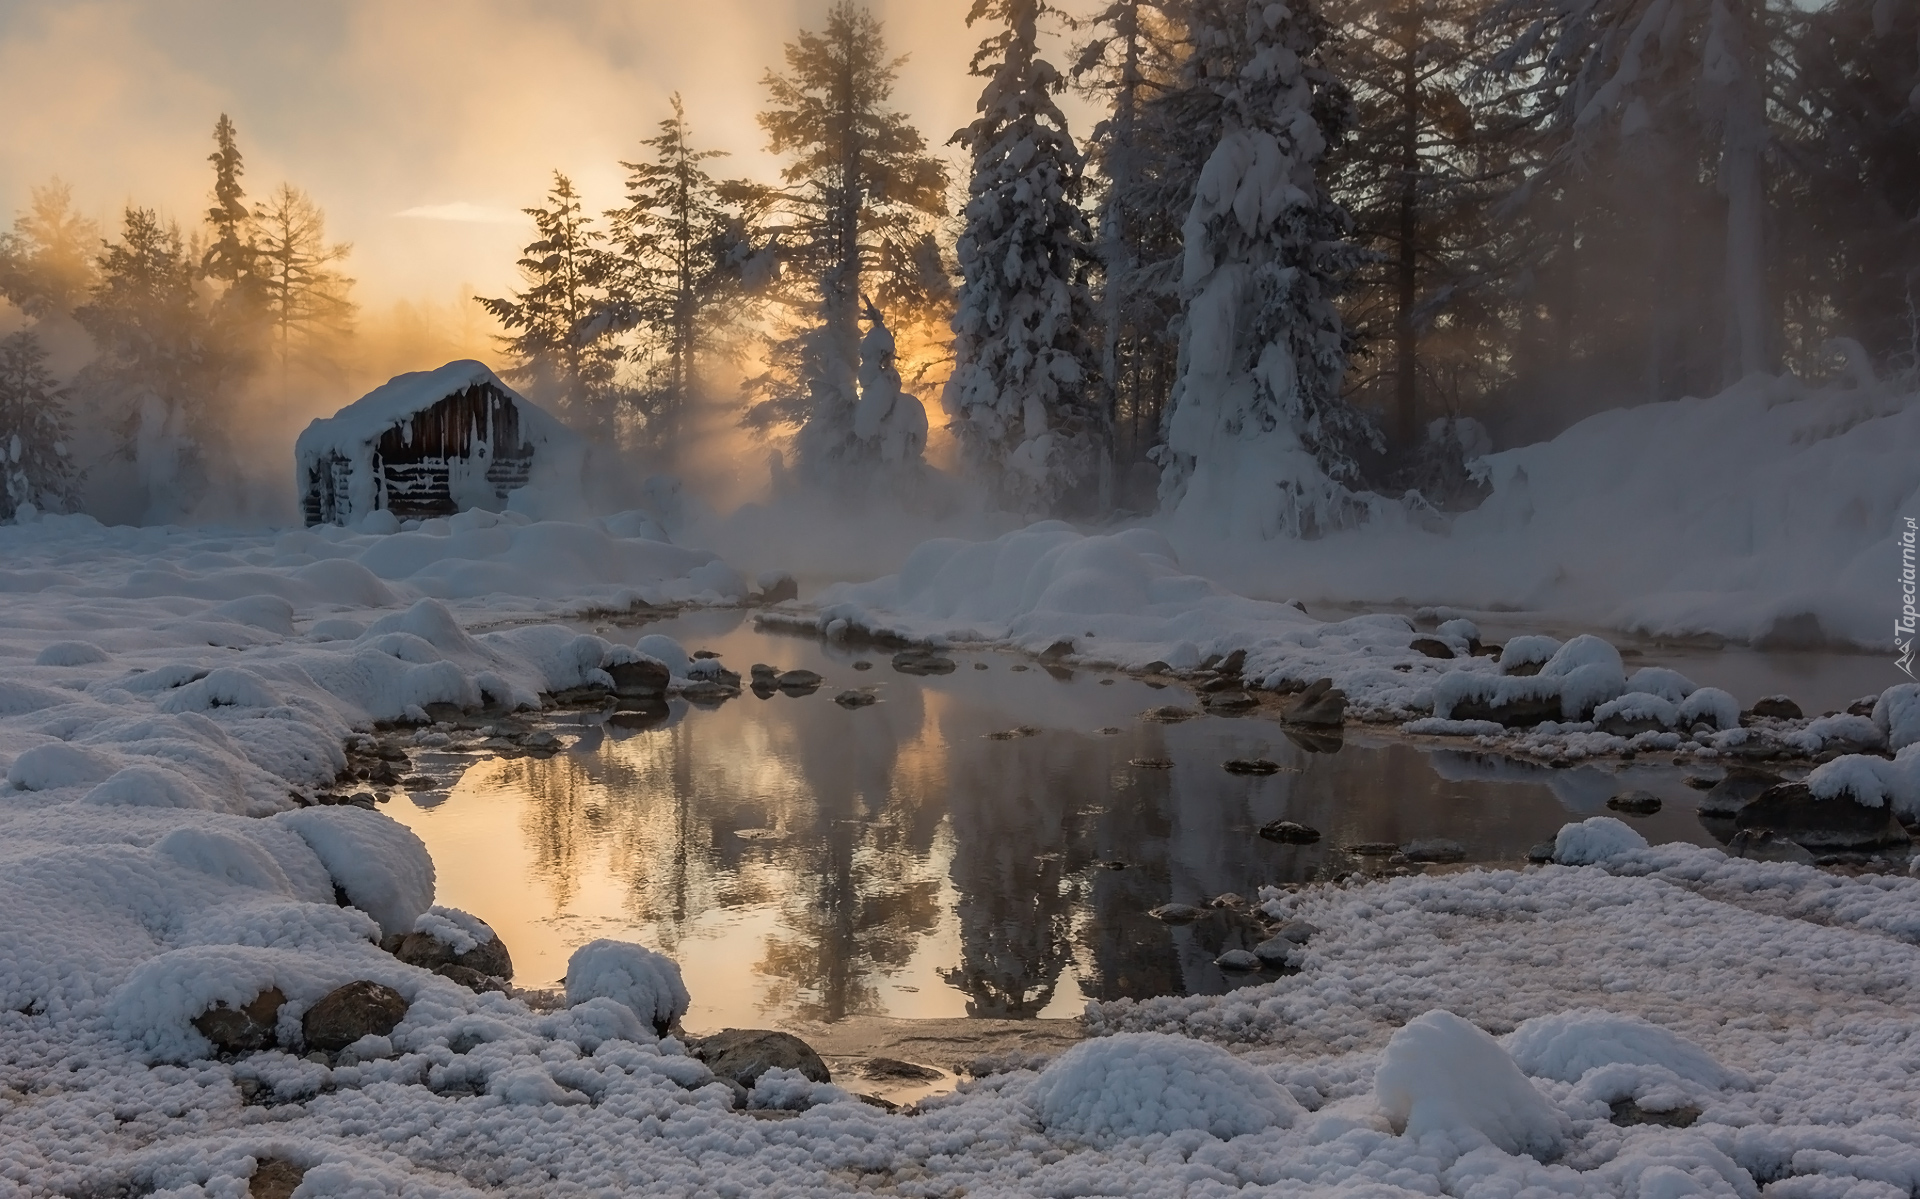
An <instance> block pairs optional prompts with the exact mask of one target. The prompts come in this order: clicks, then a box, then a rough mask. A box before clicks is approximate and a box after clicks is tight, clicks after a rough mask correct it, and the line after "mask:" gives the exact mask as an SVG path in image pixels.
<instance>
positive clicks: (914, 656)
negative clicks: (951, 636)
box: [893, 649, 956, 675]
mask: <svg viewBox="0 0 1920 1199" xmlns="http://www.w3.org/2000/svg"><path fill="white" fill-rule="evenodd" d="M893 668H894V669H895V670H896V671H898V672H899V673H901V674H913V675H929V674H952V673H953V672H954V670H955V669H956V666H955V664H954V661H953V659H952V658H943V657H941V656H940V655H938V654H935V653H933V652H931V651H929V650H923V649H909V650H902V651H901V652H899V653H897V654H895V655H894V656H893Z"/></svg>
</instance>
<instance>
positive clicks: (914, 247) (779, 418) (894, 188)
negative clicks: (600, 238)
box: [748, 0, 947, 480]
mask: <svg viewBox="0 0 1920 1199" xmlns="http://www.w3.org/2000/svg"><path fill="white" fill-rule="evenodd" d="M786 59H787V67H788V73H787V74H786V75H776V74H772V73H769V74H768V75H767V78H766V85H767V88H768V90H769V92H770V94H771V96H772V100H773V106H772V107H771V108H769V109H768V110H767V111H765V112H763V113H761V114H760V124H761V127H762V128H764V129H765V130H766V131H767V135H768V148H769V149H770V150H772V151H773V152H774V153H776V154H785V155H788V156H789V160H790V161H789V164H788V166H787V167H786V169H785V170H784V171H783V172H782V177H783V178H784V179H785V180H786V183H787V185H788V186H787V187H786V188H783V189H778V190H769V191H767V192H764V193H762V202H763V203H764V204H765V205H766V206H767V207H768V208H769V209H770V210H772V212H773V213H774V219H776V222H777V223H778V224H780V225H781V226H782V233H781V255H782V261H783V264H784V265H785V266H786V267H787V268H788V271H787V274H786V283H785V286H784V287H783V288H782V290H781V292H780V294H779V297H778V298H779V299H780V301H781V302H782V303H783V305H784V306H785V308H786V309H787V314H788V318H789V319H788V322H787V325H786V328H785V329H784V331H783V335H782V336H780V337H778V338H777V339H776V341H775V344H774V346H773V347H772V352H771V354H770V358H771V360H772V363H773V369H772V370H771V371H769V372H768V374H767V375H765V376H763V377H761V378H760V379H758V380H755V381H753V383H752V385H751V387H752V390H753V391H754V392H755V393H756V395H757V396H758V399H757V402H756V403H755V404H754V405H753V407H752V408H751V409H750V410H749V412H748V423H749V424H751V425H755V426H759V427H761V428H772V427H777V426H787V427H796V428H797V429H798V433H797V435H796V437H795V443H794V448H795V452H796V456H797V458H798V463H799V466H800V468H801V472H802V474H803V475H808V476H811V477H813V478H815V479H817V480H818V479H825V478H828V477H830V476H832V475H833V474H834V473H835V471H836V469H837V467H838V466H839V465H841V464H844V463H861V462H873V461H876V460H877V458H878V450H879V447H878V446H876V445H871V444H864V443H863V442H862V439H860V438H859V437H858V436H857V435H856V434H855V432H854V428H853V425H854V419H853V418H854V411H855V409H856V408H857V407H858V405H859V401H860V394H859V385H858V374H859V362H860V315H861V311H862V296H863V295H864V294H868V293H871V294H872V295H873V296H874V297H875V298H876V300H877V301H878V303H879V305H880V307H881V308H882V309H886V310H896V309H899V308H902V307H913V306H916V305H921V304H924V302H925V297H926V294H927V292H928V289H929V287H931V286H935V285H937V282H939V281H935V280H932V279H930V275H931V272H930V271H929V270H928V265H927V255H926V249H927V247H928V244H929V243H928V234H929V233H930V232H931V230H930V228H929V225H930V223H931V222H932V221H933V220H934V219H936V218H938V217H939V216H941V215H942V214H943V213H944V212H945V208H946V202H945V192H946V186H947V172H946V168H945V167H944V166H942V165H941V163H940V161H939V159H937V158H935V157H933V156H932V155H930V154H928V153H927V151H926V141H925V139H924V138H922V137H921V136H920V134H919V132H918V131H916V130H915V129H914V128H913V126H912V125H911V124H909V123H908V121H907V118H906V117H905V116H904V115H903V114H901V113H899V112H896V111H894V110H893V109H892V108H891V107H889V104H888V101H889V99H890V97H891V95H892V92H893V84H894V78H895V74H896V72H897V71H898V68H899V66H900V63H901V62H902V61H903V60H901V59H897V58H890V57H888V55H887V50H886V43H885V41H884V39H883V38H882V36H881V27H880V22H879V21H877V20H875V19H874V18H873V16H872V15H871V14H870V13H868V12H867V11H866V10H865V9H864V8H861V7H859V6H857V5H855V4H854V3H852V2H851V0H840V2H838V3H836V4H834V6H833V7H832V8H831V9H829V10H828V12H827V19H826V24H825V26H824V27H823V29H822V30H821V32H819V33H813V32H807V31H803V32H802V33H801V34H800V37H799V39H798V40H797V41H795V42H793V43H790V44H789V45H788V46H787V49H786Z"/></svg>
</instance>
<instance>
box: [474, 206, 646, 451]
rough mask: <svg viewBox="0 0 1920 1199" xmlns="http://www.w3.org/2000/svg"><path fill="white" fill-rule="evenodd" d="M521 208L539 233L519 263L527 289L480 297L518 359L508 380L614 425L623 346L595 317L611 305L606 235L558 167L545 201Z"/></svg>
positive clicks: (572, 413)
mask: <svg viewBox="0 0 1920 1199" xmlns="http://www.w3.org/2000/svg"><path fill="white" fill-rule="evenodd" d="M524 211H525V212H526V214H527V215H528V216H530V217H532V218H533V224H534V228H535V229H536V230H537V231H538V232H539V236H538V237H536V238H535V239H534V240H533V241H532V242H529V243H528V244H527V247H526V249H525V251H524V254H525V257H523V258H521V259H520V263H519V266H520V277H521V278H522V279H523V280H524V281H525V282H526V285H527V286H526V290H525V291H520V292H515V293H514V294H513V295H511V296H504V297H495V298H486V297H475V299H476V300H477V301H478V302H479V304H480V306H481V307H482V308H485V309H486V310H487V311H488V312H490V313H492V314H493V316H494V318H495V319H496V320H498V321H499V322H500V324H501V325H502V326H504V327H505V328H506V330H507V335H506V336H504V337H502V338H500V339H499V340H500V345H501V347H502V348H503V349H505V350H506V351H507V352H508V353H509V354H512V355H513V357H514V359H515V360H516V361H515V365H514V366H513V367H512V368H511V369H509V370H508V371H507V378H508V379H509V380H511V381H513V382H515V383H520V384H522V385H524V386H525V387H526V388H527V389H528V391H529V392H530V393H531V395H532V396H533V398H534V399H536V400H539V401H541V402H544V403H552V404H554V405H555V406H556V407H558V408H559V409H560V411H561V413H562V415H563V416H564V417H565V419H566V420H567V422H568V423H569V424H571V425H573V426H574V427H575V428H578V429H582V430H598V431H601V432H609V431H610V429H611V426H612V424H613V421H614V419H615V413H614V411H613V407H614V402H615V401H614V393H613V390H612V387H611V383H612V380H613V375H614V369H615V364H616V363H617V362H618V361H619V354H620V351H619V349H618V347H617V346H615V345H614V344H613V342H612V339H611V337H610V336H608V334H607V333H606V331H605V330H604V329H599V328H596V327H595V323H590V322H592V318H593V317H594V316H595V315H596V314H597V313H599V312H601V311H604V309H605V308H606V304H605V297H604V295H603V294H602V291H601V287H600V279H599V275H600V271H601V270H602V266H603V263H602V260H601V258H600V251H599V243H600V242H601V240H602V239H603V236H604V235H603V234H601V232H600V231H599V230H597V229H595V228H594V227H593V218H592V217H590V216H586V215H584V214H582V212H581V211H580V194H579V193H578V192H576V191H574V190H573V181H572V180H571V179H568V178H567V177H566V176H565V175H563V174H561V173H560V172H559V171H555V172H554V173H553V188H552V190H551V191H549V192H548V193H547V203H546V204H545V205H544V206H543V207H539V208H528V209H525V210H524Z"/></svg>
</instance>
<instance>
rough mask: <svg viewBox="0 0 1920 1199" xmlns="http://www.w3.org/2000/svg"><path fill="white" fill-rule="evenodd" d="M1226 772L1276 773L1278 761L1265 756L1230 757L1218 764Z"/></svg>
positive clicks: (1278, 768)
mask: <svg viewBox="0 0 1920 1199" xmlns="http://www.w3.org/2000/svg"><path fill="white" fill-rule="evenodd" d="M1220 769H1222V770H1224V771H1226V772H1227V773H1228V774H1278V773H1280V763H1278V762H1273V761H1269V760H1268V759H1266V758H1230V759H1228V760H1227V761H1225V762H1222V763H1221V764H1220Z"/></svg>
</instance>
